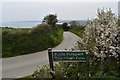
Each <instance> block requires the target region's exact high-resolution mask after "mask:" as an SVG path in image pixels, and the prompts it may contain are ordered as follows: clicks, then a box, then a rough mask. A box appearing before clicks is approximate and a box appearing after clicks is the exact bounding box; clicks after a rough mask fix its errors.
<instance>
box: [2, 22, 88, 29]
mask: <svg viewBox="0 0 120 80" xmlns="http://www.w3.org/2000/svg"><path fill="white" fill-rule="evenodd" d="M71 21H73V20H59V21H58V23H64V22H67V23H69V22H71ZM74 21H77V22H78V23H79V24H80V25H85V24H86V22H87V21H86V20H74ZM41 23H42V21H12V22H3V23H2V25H1V26H0V27H12V28H33V27H35V26H37V25H38V24H41Z"/></svg>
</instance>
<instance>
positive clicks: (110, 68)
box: [30, 9, 120, 80]
mask: <svg viewBox="0 0 120 80" xmlns="http://www.w3.org/2000/svg"><path fill="white" fill-rule="evenodd" d="M117 21H118V19H117V17H116V15H115V14H113V13H112V10H111V9H106V10H104V9H98V13H97V18H95V19H94V20H93V21H90V22H88V23H87V25H86V27H85V28H84V34H83V35H82V36H81V35H80V37H82V40H80V41H78V43H77V44H76V46H75V50H76V49H77V50H89V52H90V54H91V57H90V58H89V60H87V61H86V62H85V63H81V62H58V63H56V64H55V65H54V69H55V72H54V74H53V75H54V76H55V80H61V79H63V80H67V79H69V80H79V79H83V80H91V79H95V80H98V79H99V80H119V79H120V44H119V43H120V27H118V24H117V23H118V22H117ZM74 30H75V32H79V30H81V29H76V28H75V29H74ZM77 34H78V33H77ZM50 72H51V69H50V68H49V66H48V65H44V66H43V67H42V68H38V69H36V71H35V72H34V73H33V75H31V76H30V77H32V78H52V76H51V75H50Z"/></svg>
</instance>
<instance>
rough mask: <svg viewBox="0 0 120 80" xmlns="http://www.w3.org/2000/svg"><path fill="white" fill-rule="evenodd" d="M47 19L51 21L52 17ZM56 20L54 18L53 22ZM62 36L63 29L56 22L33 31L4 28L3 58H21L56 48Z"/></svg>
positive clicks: (38, 26)
mask: <svg viewBox="0 0 120 80" xmlns="http://www.w3.org/2000/svg"><path fill="white" fill-rule="evenodd" d="M53 16H54V15H52V17H53ZM55 16H56V15H55ZM47 17H48V18H50V19H51V16H50V15H47ZM56 18H57V17H53V18H52V20H54V19H56ZM46 22H49V21H47V20H46ZM62 36H63V29H62V28H61V26H60V25H56V22H54V23H51V22H50V23H49V24H47V23H44V24H39V25H37V26H36V27H34V28H32V29H26V28H25V29H24V28H23V29H16V28H3V29H2V57H12V56H19V55H24V54H29V53H34V52H38V51H42V50H46V49H48V48H50V47H51V48H52V47H55V46H57V45H58V44H60V42H61V41H62Z"/></svg>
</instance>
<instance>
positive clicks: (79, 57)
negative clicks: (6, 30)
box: [52, 50, 88, 62]
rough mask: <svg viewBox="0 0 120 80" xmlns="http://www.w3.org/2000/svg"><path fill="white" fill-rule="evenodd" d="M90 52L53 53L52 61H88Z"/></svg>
mask: <svg viewBox="0 0 120 80" xmlns="http://www.w3.org/2000/svg"><path fill="white" fill-rule="evenodd" d="M87 57H88V51H86V50H82V51H65V50H64V51H52V60H53V62H56V61H82V62H83V61H86V59H87Z"/></svg>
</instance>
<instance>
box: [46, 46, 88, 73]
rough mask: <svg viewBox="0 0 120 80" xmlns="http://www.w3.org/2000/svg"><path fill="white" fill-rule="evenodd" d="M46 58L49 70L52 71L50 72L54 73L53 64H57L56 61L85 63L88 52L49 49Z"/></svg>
mask: <svg viewBox="0 0 120 80" xmlns="http://www.w3.org/2000/svg"><path fill="white" fill-rule="evenodd" d="M48 56H49V64H50V68H51V69H52V71H54V68H53V62H57V61H59V62H60V61H61V62H63V61H65V62H73V61H74V62H75V61H79V62H86V59H87V58H88V51H87V50H81V51H66V50H52V49H51V48H49V49H48Z"/></svg>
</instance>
